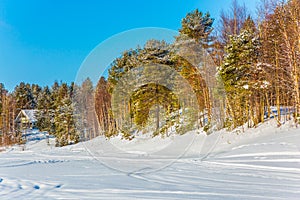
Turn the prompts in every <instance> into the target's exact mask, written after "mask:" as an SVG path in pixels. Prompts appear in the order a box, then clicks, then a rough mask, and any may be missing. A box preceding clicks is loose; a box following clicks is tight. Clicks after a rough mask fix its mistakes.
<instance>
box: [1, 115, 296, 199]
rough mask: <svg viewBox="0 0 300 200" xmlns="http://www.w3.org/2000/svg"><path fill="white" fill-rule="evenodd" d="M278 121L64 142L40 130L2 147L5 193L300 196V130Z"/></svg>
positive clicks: (11, 195)
mask: <svg viewBox="0 0 300 200" xmlns="http://www.w3.org/2000/svg"><path fill="white" fill-rule="evenodd" d="M274 127H276V121H275V120H271V121H268V122H267V123H265V124H262V125H260V126H259V127H257V128H255V129H247V130H245V132H242V131H239V130H237V131H234V132H226V131H224V130H222V131H219V132H216V133H213V134H211V135H209V136H206V135H205V134H204V133H202V132H200V133H196V132H189V133H187V134H186V135H183V136H179V135H176V136H174V135H173V136H172V137H169V138H164V139H163V138H160V137H155V138H150V139H148V140H146V139H145V138H143V137H140V138H138V139H135V140H131V141H126V140H120V138H118V137H116V138H112V139H111V140H107V139H105V138H103V137H98V138H95V139H93V140H91V141H87V142H84V143H79V144H76V145H71V146H66V147H62V148H57V147H54V143H55V141H54V138H50V139H49V143H47V139H46V138H47V137H45V134H44V133H39V132H37V131H36V132H33V133H31V134H30V135H28V140H29V141H28V142H27V144H26V145H25V147H22V146H12V147H8V148H6V149H4V151H2V152H0V197H1V199H300V190H299V188H300V131H299V129H297V128H295V127H293V125H292V124H288V123H286V124H285V125H284V126H282V127H280V128H274ZM240 130H241V129H240ZM37 138H40V139H37ZM22 149H25V150H24V151H23V150H22ZM145 166H146V168H144V167H145ZM150 168H151V169H150Z"/></svg>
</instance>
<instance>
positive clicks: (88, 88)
mask: <svg viewBox="0 0 300 200" xmlns="http://www.w3.org/2000/svg"><path fill="white" fill-rule="evenodd" d="M178 31H179V35H178V36H176V38H175V41H174V42H173V43H172V44H168V43H166V42H165V41H158V40H153V39H151V38H149V41H148V42H147V43H146V44H145V45H144V46H143V47H137V48H136V49H128V50H126V51H124V52H123V53H122V55H121V56H120V57H118V58H116V59H115V60H114V61H113V63H112V64H111V66H110V68H109V71H108V77H99V81H98V83H97V85H96V86H95V87H94V83H92V81H91V80H90V79H89V78H87V79H86V80H85V81H84V82H83V83H82V84H81V85H76V84H75V83H71V84H67V83H63V82H61V83H59V82H55V83H54V84H53V85H52V86H45V87H41V86H39V85H37V84H28V83H24V82H21V83H20V84H19V85H17V86H16V87H15V89H14V91H11V92H8V91H7V90H6V89H5V86H4V84H2V83H1V84H0V94H1V95H0V145H4V146H5V145H11V144H14V143H22V142H24V138H23V137H22V133H21V130H20V128H18V126H17V124H16V123H15V118H16V116H17V114H18V113H19V112H20V110H22V109H34V110H38V112H37V116H36V117H37V128H38V129H39V130H41V131H47V132H48V133H49V134H50V135H53V136H55V137H56V145H57V146H65V145H68V144H73V143H77V142H79V141H82V140H87V139H91V138H94V137H97V136H98V135H105V136H106V137H112V136H115V135H118V134H122V136H123V137H124V138H127V139H133V138H134V133H136V132H143V133H148V132H151V133H152V135H153V137H154V136H157V135H161V136H162V137H166V136H168V134H169V133H170V132H172V131H175V132H176V133H178V134H184V133H186V132H187V131H189V130H193V129H196V128H198V129H203V130H204V131H205V132H207V134H210V133H212V132H213V131H214V130H216V129H223V128H225V129H227V130H234V129H235V128H237V127H240V126H245V127H249V128H252V127H257V126H258V125H259V124H260V123H264V122H265V121H267V120H269V119H271V118H274V119H275V120H276V122H277V126H278V127H279V126H281V125H282V123H284V122H285V121H287V120H293V122H294V123H295V125H297V124H300V78H299V76H300V1H299V0H288V1H277V0H262V1H261V3H260V4H259V6H258V8H257V14H256V15H255V16H251V15H250V14H249V13H248V11H247V9H246V6H245V5H239V4H238V3H237V1H235V0H234V1H233V2H232V6H231V8H229V9H228V10H224V11H222V12H221V13H220V17H219V19H217V20H215V19H214V18H212V17H211V15H210V14H209V12H202V11H200V10H198V9H196V10H194V11H191V12H190V13H188V14H187V15H186V16H185V17H184V18H183V19H182V21H181V28H180V29H179V30H178ZM137 86H139V87H137Z"/></svg>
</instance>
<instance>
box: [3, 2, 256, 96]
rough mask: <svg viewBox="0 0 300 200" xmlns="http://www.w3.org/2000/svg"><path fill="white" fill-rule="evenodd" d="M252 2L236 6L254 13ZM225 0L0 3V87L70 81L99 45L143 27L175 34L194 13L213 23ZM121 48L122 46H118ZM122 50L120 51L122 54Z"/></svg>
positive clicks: (225, 6)
mask: <svg viewBox="0 0 300 200" xmlns="http://www.w3.org/2000/svg"><path fill="white" fill-rule="evenodd" d="M257 1H258V0H240V2H245V4H246V6H247V8H248V9H249V10H250V11H252V12H254V10H255V5H256V2H257ZM230 3H231V0H210V1H208V0H148V1H147V0H143V1H141V0H128V1H123V0H119V1H118V0H111V1H100V0H98V1H97V0H94V1H93V0H74V1H72V0H26V1H24V0H0V82H2V83H4V84H5V87H6V88H7V89H9V90H12V89H13V88H14V87H15V86H16V85H17V84H18V83H19V82H21V81H24V82H29V83H38V84H40V85H42V86H45V85H52V83H53V82H54V81H55V80H57V81H61V80H62V81H66V82H72V81H75V79H76V74H77V71H78V70H79V68H80V66H81V64H82V62H83V61H84V59H85V58H86V57H87V56H88V55H89V53H90V52H91V51H92V50H93V49H94V48H95V47H96V46H97V45H98V44H99V43H101V42H103V41H105V40H106V39H107V38H110V37H112V36H113V35H115V34H118V33H120V32H123V31H127V30H130V29H135V28H143V27H159V28H166V29H171V30H178V29H179V28H180V21H181V19H182V18H183V17H185V15H186V14H187V13H188V12H190V11H192V10H194V9H196V8H198V9H199V10H201V11H203V12H206V11H209V12H210V13H211V15H212V17H214V18H215V19H216V20H218V17H219V13H220V10H221V9H225V10H227V9H228V8H229V7H230ZM124 47H126V45H124ZM124 50H125V49H124Z"/></svg>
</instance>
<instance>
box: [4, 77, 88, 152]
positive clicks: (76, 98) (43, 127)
mask: <svg viewBox="0 0 300 200" xmlns="http://www.w3.org/2000/svg"><path fill="white" fill-rule="evenodd" d="M0 94H1V95H0V145H10V144H14V143H22V142H24V133H22V131H23V130H22V128H21V127H19V126H18V124H17V122H16V121H15V119H16V117H17V115H18V114H19V112H20V111H21V110H23V109H25V110H26V109H29V110H37V112H36V116H35V117H36V119H37V122H36V128H38V129H39V130H40V131H47V132H48V133H49V134H50V135H53V136H55V138H56V146H65V145H68V144H73V143H77V142H78V141H79V140H80V131H79V130H80V128H82V127H81V126H80V124H79V123H78V124H76V121H80V120H79V115H76V109H77V108H78V109H79V107H78V106H77V107H76V106H75V104H76V103H75V102H77V103H78V104H80V103H82V104H84V105H88V104H86V103H85V102H83V101H87V99H92V98H91V96H90V95H93V84H92V82H91V80H90V79H87V80H86V81H84V82H83V83H82V85H80V86H77V85H75V84H74V83H71V84H67V83H63V82H61V83H59V82H54V84H53V85H52V86H51V87H49V86H45V87H41V86H39V85H37V84H28V83H24V82H21V83H20V84H19V85H17V86H16V87H15V89H14V90H13V91H12V92H8V91H7V90H6V89H5V87H4V84H2V83H1V84H0ZM80 108H82V107H80ZM78 109H77V110H78ZM86 110H88V109H86ZM77 112H79V111H77ZM86 120H89V119H86ZM81 121H84V120H81Z"/></svg>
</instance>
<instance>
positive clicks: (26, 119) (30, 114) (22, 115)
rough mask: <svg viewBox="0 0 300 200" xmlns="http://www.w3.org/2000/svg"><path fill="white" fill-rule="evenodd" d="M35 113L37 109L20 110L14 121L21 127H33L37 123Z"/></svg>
mask: <svg viewBox="0 0 300 200" xmlns="http://www.w3.org/2000/svg"><path fill="white" fill-rule="evenodd" d="M36 114H37V110H21V111H20V112H19V114H18V115H17V117H16V119H15V122H16V123H17V124H18V125H19V127H20V128H22V129H24V128H31V129H32V128H35V127H36V123H37V119H36Z"/></svg>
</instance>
